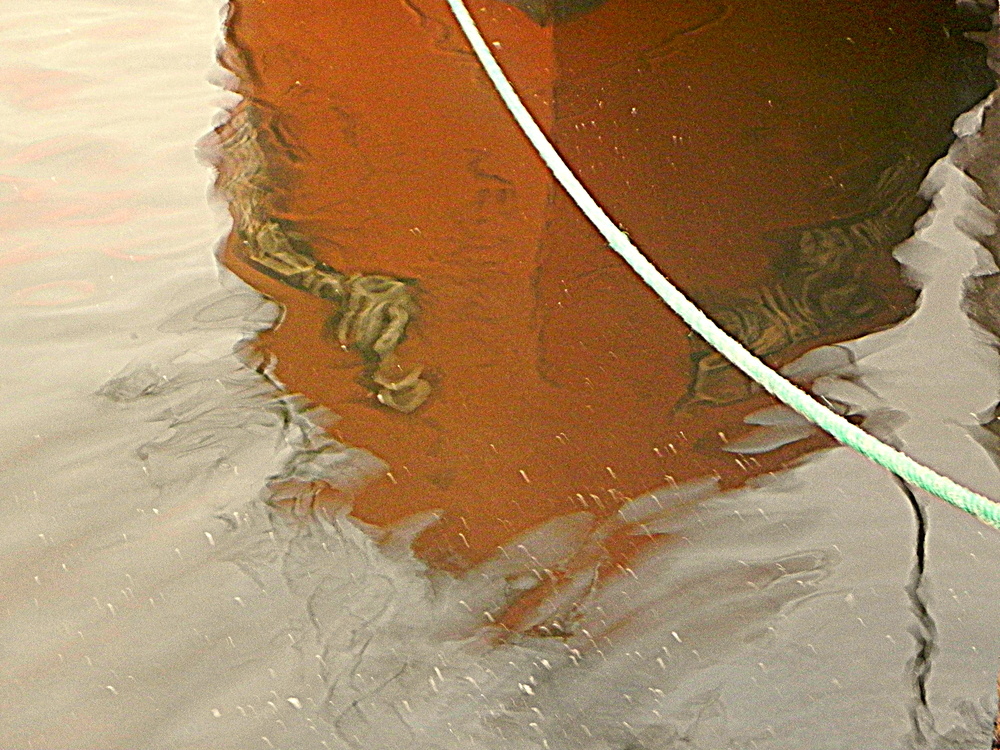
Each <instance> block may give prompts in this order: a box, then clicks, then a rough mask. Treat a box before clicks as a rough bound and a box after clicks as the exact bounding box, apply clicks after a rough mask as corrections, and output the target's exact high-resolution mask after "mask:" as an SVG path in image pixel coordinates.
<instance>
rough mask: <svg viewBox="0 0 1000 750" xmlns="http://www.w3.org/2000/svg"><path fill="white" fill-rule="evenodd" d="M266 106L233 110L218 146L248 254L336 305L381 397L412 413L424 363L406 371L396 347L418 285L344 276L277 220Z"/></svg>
mask: <svg viewBox="0 0 1000 750" xmlns="http://www.w3.org/2000/svg"><path fill="white" fill-rule="evenodd" d="M262 118H263V113H262V111H261V110H260V109H259V108H257V107H255V106H253V105H252V104H250V103H244V104H242V105H241V106H239V107H238V108H236V109H235V110H234V111H233V112H232V114H231V117H230V119H229V121H228V123H227V124H226V126H225V130H226V132H225V134H224V136H223V138H222V140H221V144H220V145H221V147H222V151H223V154H224V158H225V161H226V166H227V167H228V169H224V170H222V171H220V176H219V182H218V188H219V189H220V190H221V191H222V192H223V193H224V194H225V195H226V197H227V198H228V200H229V204H230V210H231V212H232V214H233V218H234V222H235V231H236V234H237V236H238V237H239V239H240V243H241V245H242V248H243V251H244V254H245V259H246V260H247V262H249V263H250V264H251V265H252V266H253V267H254V268H256V269H257V270H259V271H261V272H263V273H266V274H267V275H268V276H271V277H273V278H276V279H278V280H279V281H282V282H284V283H285V284H288V285H289V286H291V287H294V288H296V289H300V290H302V291H304V292H307V293H309V294H312V295H314V296H316V297H319V298H321V299H324V300H328V301H329V302H331V303H332V304H333V306H334V310H333V312H332V313H331V318H330V320H331V324H332V328H333V330H334V331H335V332H336V338H337V341H338V342H339V344H340V345H341V346H342V347H344V348H350V349H353V350H354V351H356V352H358V353H359V354H360V355H361V357H362V358H363V359H364V361H365V363H366V365H367V367H366V371H365V376H366V380H367V383H368V385H369V387H370V388H371V390H372V391H374V392H375V394H376V397H377V398H378V401H379V402H380V403H382V404H384V405H385V406H387V407H389V408H391V409H393V410H395V411H399V412H403V413H407V414H408V413H410V412H413V411H415V410H416V409H417V408H418V407H419V406H420V405H421V404H422V403H424V401H426V400H427V397H428V396H429V395H430V393H431V385H430V383H429V382H428V381H427V380H425V379H424V378H423V377H422V374H423V368H422V367H421V366H417V367H413V368H410V369H409V370H406V369H405V368H404V367H403V366H402V364H401V363H400V362H399V361H398V358H397V356H396V349H397V347H398V346H399V345H400V343H402V341H403V339H404V338H405V336H406V329H407V326H408V325H409V323H410V321H411V320H412V319H413V318H414V316H415V315H416V313H417V303H416V299H415V288H414V282H412V281H410V280H405V279H398V278H393V277H391V276H383V275H378V274H346V273H342V272H341V271H338V270H336V269H334V268H331V267H330V266H328V265H327V264H325V263H323V262H322V261H320V260H318V259H317V258H316V257H315V254H314V252H313V250H312V247H311V245H310V243H309V241H308V239H307V238H306V237H305V236H304V235H302V234H301V233H299V232H296V231H295V230H294V229H293V228H291V227H289V226H287V225H286V224H285V223H284V222H282V221H280V220H277V219H275V218H273V217H272V215H271V210H270V206H269V205H268V194H269V193H270V190H271V187H270V185H271V181H272V178H271V176H270V175H269V174H268V169H267V154H266V147H265V145H264V144H262V142H261V132H262V129H261V127H260V126H261V124H262Z"/></svg>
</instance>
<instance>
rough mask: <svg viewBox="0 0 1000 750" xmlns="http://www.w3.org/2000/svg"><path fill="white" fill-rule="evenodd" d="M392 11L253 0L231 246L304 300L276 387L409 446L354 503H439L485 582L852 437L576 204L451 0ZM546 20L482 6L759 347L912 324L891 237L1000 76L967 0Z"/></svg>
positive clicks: (725, 314)
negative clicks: (693, 322)
mask: <svg viewBox="0 0 1000 750" xmlns="http://www.w3.org/2000/svg"><path fill="white" fill-rule="evenodd" d="M369 6H370V3H361V2H359V3H355V4H351V3H350V2H348V3H346V4H345V3H338V4H337V5H336V6H331V5H330V4H328V3H323V2H316V3H308V2H306V3H303V2H284V3H282V2H279V3H274V2H268V3H262V2H255V1H254V0H240V2H236V3H234V5H233V8H234V14H233V17H232V19H231V23H230V25H229V29H230V40H231V46H230V48H229V49H228V50H227V54H228V58H227V59H228V60H229V62H230V65H231V67H232V68H233V69H234V71H235V72H236V73H237V75H238V77H239V78H240V84H239V85H238V88H239V90H240V92H241V93H242V94H244V95H245V97H246V99H245V104H244V105H243V106H242V107H241V108H240V109H238V110H237V111H236V112H235V114H234V117H233V119H232V121H231V122H230V127H229V130H228V132H224V136H225V139H226V140H225V143H226V144H228V148H227V150H226V154H227V158H226V159H225V162H226V165H227V166H226V167H225V168H224V172H223V179H222V181H221V183H220V187H221V188H222V190H223V192H224V193H225V194H227V195H228V196H229V197H230V199H231V202H232V206H233V211H234V217H235V220H236V226H237V232H236V233H234V236H233V237H232V239H231V241H230V243H229V246H228V248H227V251H226V255H225V259H226V262H227V263H228V264H229V265H230V267H231V268H233V269H234V270H235V271H236V272H237V273H239V274H240V275H241V276H243V278H244V279H246V280H247V281H249V282H250V283H251V284H254V285H255V286H257V287H258V288H260V289H262V290H263V291H265V292H266V293H268V294H269V295H271V296H273V297H274V298H275V299H277V300H278V301H279V302H281V303H282V304H283V305H285V306H286V307H287V311H286V315H285V318H284V320H283V322H282V325H281V326H279V327H278V329H277V330H276V331H274V332H273V333H268V334H266V335H264V336H263V337H262V338H261V341H260V344H259V346H260V348H261V350H262V351H264V352H267V353H270V354H273V355H275V356H276V361H277V365H276V369H275V373H276V376H277V378H278V379H279V380H280V381H281V382H283V383H285V384H286V385H287V386H288V387H289V388H291V389H292V390H295V391H298V392H302V393H304V394H306V395H307V396H308V397H309V398H311V399H314V400H316V401H318V402H319V403H322V404H324V405H326V406H328V407H330V409H332V410H333V412H334V413H336V414H337V415H339V417H340V418H341V419H340V421H339V422H338V424H337V425H336V427H335V428H334V430H335V434H336V435H337V436H338V437H339V438H341V439H343V440H344V441H345V442H347V443H349V444H351V445H356V446H360V447H364V448H366V449H368V450H370V451H372V452H373V453H374V454H375V455H377V456H379V457H380V458H382V459H384V460H385V461H386V462H387V465H388V467H389V470H388V472H387V473H386V476H385V477H384V478H382V479H380V480H378V481H376V482H374V483H372V484H370V485H369V486H366V487H365V488H363V489H362V490H361V491H360V492H358V493H357V495H356V496H355V497H354V498H352V501H353V507H354V512H355V513H356V514H357V515H358V516H359V517H360V518H362V519H364V520H366V521H370V522H372V523H375V524H379V525H385V524H391V523H395V522H398V521H399V520H400V519H401V518H403V517H405V516H407V515H409V514H412V513H415V512H419V511H430V510H440V511H441V512H442V518H441V521H440V522H439V523H437V524H435V525H434V526H433V527H432V528H431V529H429V530H428V531H427V532H426V533H425V534H424V535H423V536H422V537H421V538H420V539H419V540H418V548H419V549H420V552H421V554H422V555H423V556H424V557H425V558H426V559H428V560H431V561H433V562H434V563H435V564H436V565H446V566H448V567H451V568H453V569H458V570H462V569H466V568H467V567H468V566H469V565H470V564H474V563H476V562H481V561H482V560H483V559H485V558H486V557H488V556H490V555H492V554H493V553H494V551H495V549H496V547H497V545H498V544H502V543H504V542H506V541H509V540H510V539H511V538H513V537H514V536H515V535H516V534H517V533H520V532H523V531H526V530H527V529H529V528H532V527H533V526H535V525H537V524H538V523H541V522H543V521H545V520H547V519H549V518H552V517H555V516H558V515H561V514H564V513H572V512H585V513H589V514H592V515H594V517H595V518H596V519H606V518H608V517H609V516H610V515H611V514H613V513H615V511H616V510H617V509H618V508H619V507H620V505H621V503H622V502H623V501H624V500H625V499H626V498H629V497H635V496H637V495H638V494H641V493H642V492H646V491H649V490H652V489H656V488H657V487H660V486H663V485H665V484H666V485H669V484H671V483H682V482H685V481H689V480H693V479H699V478H702V477H705V476H716V477H718V478H719V481H720V483H721V484H722V485H723V486H726V487H732V486H736V485H738V484H740V483H742V482H743V481H745V480H747V479H748V478H751V477H753V476H756V475H759V474H762V473H765V472H768V471H773V470H775V469H777V468H780V467H782V466H785V465H787V464H788V463H789V462H791V461H792V460H793V459H794V458H795V457H796V456H798V455H801V454H802V453H803V452H806V451H809V450H815V449H816V448H817V447H820V446H824V445H828V444H829V443H827V442H826V441H825V440H824V439H823V438H820V437H817V436H816V435H815V434H814V432H813V431H812V430H810V429H809V428H808V426H803V424H802V423H801V422H799V421H798V420H796V419H795V418H794V417H793V416H791V415H788V414H783V415H782V414H779V413H778V412H776V411H769V412H767V413H766V414H764V415H760V416H751V415H753V414H755V413H757V412H759V411H760V410H761V409H766V408H770V406H771V403H772V402H771V401H770V399H769V398H768V397H766V396H763V395H761V394H760V393H758V392H755V390H754V389H753V388H751V386H750V383H749V382H748V381H747V380H746V379H745V378H743V377H742V376H741V375H739V374H738V373H737V372H736V371H735V370H734V369H733V368H732V367H730V366H728V365H727V364H726V363H725V362H724V361H723V360H722V359H721V357H720V356H719V355H717V354H713V353H711V352H710V351H709V350H708V349H707V347H706V346H705V345H704V344H702V343H701V342H700V341H696V342H692V341H691V340H690V337H689V333H688V330H687V329H686V327H685V326H684V325H683V324H682V323H681V322H680V321H679V320H677V319H676V317H675V316H674V315H673V313H671V312H670V311H669V310H667V309H666V308H665V307H664V305H663V304H662V303H661V302H660V301H659V300H658V299H657V298H656V297H655V296H654V295H653V294H652V293H650V292H649V291H648V290H647V289H645V288H643V287H642V285H641V284H640V283H639V281H638V280H637V279H636V278H635V276H634V275H633V274H632V272H631V271H630V270H629V269H628V268H627V267H625V265H624V264H623V263H622V262H621V261H620V260H619V259H618V258H617V257H615V256H614V255H613V254H612V253H611V252H610V251H609V250H608V249H607V247H606V245H605V243H604V242H603V240H602V239H601V238H600V237H599V236H598V235H597V233H596V232H595V231H594V230H593V229H592V228H591V227H590V226H589V225H588V223H587V222H586V220H585V219H583V218H582V216H581V215H580V213H579V211H578V210H577V209H576V208H575V206H573V205H572V204H571V203H570V202H569V200H568V199H567V198H566V197H565V195H564V194H563V193H562V191H561V190H559V189H556V187H555V186H554V183H553V181H552V179H551V177H550V176H549V175H548V173H547V171H546V170H545V168H544V166H543V165H542V164H541V162H540V160H539V159H538V157H537V156H536V155H535V154H534V153H533V151H532V150H531V148H530V146H529V145H528V144H527V142H526V141H525V139H524V138H523V136H522V135H521V134H520V132H519V131H518V130H517V128H516V127H515V126H514V124H513V123H512V121H511V118H510V116H509V115H508V114H507V113H506V112H505V110H504V109H503V106H502V104H501V103H500V101H499V99H498V97H497V96H496V95H495V93H494V92H493V91H492V89H491V87H490V85H489V84H488V82H487V81H486V79H485V77H484V74H483V73H482V72H481V71H480V70H479V69H478V66H477V64H476V63H475V62H474V61H473V60H471V59H470V58H469V56H468V54H467V53H466V52H465V47H464V43H463V41H462V39H461V38H460V32H459V31H458V29H457V27H456V26H455V24H454V22H453V21H452V20H451V16H450V13H449V12H448V10H447V8H446V6H444V5H443V4H441V3H437V2H426V1H424V2H420V1H418V0H411V2H408V3H404V4H402V5H397V4H393V3H387V4H383V5H379V6H378V7H377V8H371V7H369ZM522 7H523V9H524V10H526V11H528V12H529V13H530V14H531V16H532V17H531V18H529V17H528V15H525V14H523V13H521V12H519V11H517V10H515V9H514V8H511V7H509V6H508V5H505V4H503V3H499V2H490V3H487V4H486V5H483V6H482V7H481V8H480V9H479V11H478V12H477V18H478V20H479V22H480V23H481V24H482V25H483V28H484V31H485V33H486V35H487V36H488V38H489V39H491V40H495V44H494V47H495V49H496V52H497V54H498V55H499V57H500V60H501V62H502V64H503V65H504V66H505V67H506V68H507V70H508V72H509V74H510V76H511V78H512V80H513V81H514V83H515V85H516V86H517V88H518V90H519V91H521V92H522V95H523V98H524V99H525V100H526V102H527V104H528V106H529V107H530V108H531V109H532V111H533V113H534V114H535V116H536V117H537V118H538V120H539V121H540V122H541V123H542V124H543V126H544V127H545V128H546V129H547V130H548V131H549V132H550V133H551V134H552V137H553V139H554V140H555V142H556V143H557V144H558V146H559V148H560V149H561V150H562V153H563V154H564V155H565V156H566V158H567V159H568V160H569V161H570V163H571V164H573V165H574V166H575V168H576V169H577V171H578V172H579V174H580V176H581V178H582V179H583V180H584V182H585V183H586V184H587V185H588V186H589V187H590V188H591V189H592V190H593V191H594V193H595V195H596V197H597V199H598V201H599V202H600V203H601V204H602V205H603V206H605V208H606V209H607V210H608V211H609V212H610V214H611V215H612V216H613V217H614V219H615V220H616V221H618V222H620V223H621V225H622V226H623V227H625V228H626V229H627V231H628V232H629V233H630V235H631V236H632V237H633V239H635V240H636V242H637V243H638V245H639V246H640V247H642V248H643V249H644V250H645V251H646V252H647V253H648V254H649V255H650V257H651V259H652V260H653V261H654V263H656V264H657V265H658V266H659V267H660V268H661V269H663V270H664V271H665V272H666V273H667V274H668V275H669V276H670V278H672V279H673V280H674V281H675V282H677V283H678V284H679V285H680V286H681V288H682V289H684V290H686V291H687V292H689V293H690V294H691V295H693V297H694V299H695V300H696V301H697V302H698V303H699V304H701V305H702V306H704V307H706V308H707V309H708V310H709V311H710V312H711V313H713V314H714V316H715V317H716V318H717V319H718V320H719V321H720V322H721V323H722V324H723V325H724V327H726V328H727V329H729V330H730V331H731V332H732V333H734V334H735V335H736V336H737V337H738V338H740V339H741V340H742V341H744V342H745V343H746V344H747V345H748V346H749V347H750V348H751V349H753V350H754V351H755V352H757V353H758V354H760V355H762V356H764V357H766V358H768V359H769V360H770V361H772V362H774V363H776V364H785V363H787V362H788V361H790V360H791V359H792V358H794V357H795V356H797V355H799V354H801V353H802V352H804V351H805V350H806V349H807V348H809V347H812V346H816V345H818V344H824V343H832V342H836V341H840V340H844V339H846V338H849V337H851V336H855V335H858V334H860V333H863V332H867V331H871V330H875V329H877V328H879V327H882V326H884V325H886V324H888V323H891V322H895V321H897V320H899V319H900V318H902V317H903V316H904V315H906V314H907V313H909V312H910V311H911V310H912V305H913V301H914V298H915V292H914V291H913V290H912V289H911V288H910V287H908V286H906V285H905V284H904V283H903V281H902V280H901V279H900V274H899V270H898V267H897V265H896V263H895V261H894V260H893V259H892V256H891V250H892V248H893V246H895V245H896V244H897V243H899V242H900V241H902V240H903V239H904V238H905V237H906V236H907V235H909V234H910V232H911V230H912V226H913V221H914V220H915V219H916V217H917V216H918V215H919V213H920V212H922V210H923V209H924V208H925V204H924V202H923V201H922V200H921V199H920V198H919V197H918V195H917V187H918V186H919V184H920V180H921V179H922V177H923V175H924V173H925V172H926V170H927V168H928V167H929V166H930V164H931V163H932V162H933V160H934V159H936V158H937V157H938V156H939V155H940V154H941V153H942V152H943V149H944V148H945V146H946V144H947V142H948V139H949V138H950V124H951V122H952V121H953V120H954V118H955V117H956V116H957V115H958V114H959V113H960V112H962V111H963V110H964V109H967V108H968V107H970V106H971V105H972V104H973V103H975V101H977V100H978V99H979V98H980V97H981V96H982V95H983V94H984V93H985V92H986V91H987V90H988V86H989V80H988V77H987V76H985V74H984V72H983V67H982V65H981V62H979V63H977V61H979V60H980V59H981V57H982V53H981V52H978V51H977V48H976V46H975V45H973V44H972V43H971V42H969V41H967V40H965V39H963V38H962V36H961V31H960V28H959V27H958V26H957V25H956V24H957V23H958V22H959V19H958V18H957V17H956V14H955V12H954V11H953V10H952V9H951V8H949V6H948V5H947V4H946V3H938V2H927V3H917V4H910V5H908V6H907V9H906V10H905V12H900V11H899V10H898V9H897V8H896V6H895V5H894V4H892V3H888V4H886V3H881V4H880V3H864V4H859V3H854V2H835V3H827V4H824V7H823V9H822V10H821V11H818V10H817V9H816V8H815V7H814V6H813V4H810V3H787V2H784V1H783V0H782V1H780V2H778V1H777V0H776V1H774V2H759V3H754V4H751V5H748V6H747V7H741V8H740V9H739V11H738V12H737V11H736V10H735V9H734V6H732V5H731V4H728V3H723V2H705V3H663V2H662V1H661V0H630V1H629V2H610V3H603V4H600V7H596V8H590V7H589V6H581V7H575V6H573V5H572V4H571V3H563V4H556V5H554V6H551V7H550V6H549V5H546V6H545V7H546V8H549V10H550V11H551V12H549V13H541V11H542V10H543V8H542V6H541V4H539V5H537V6H536V5H532V4H526V5H523V6H522ZM570 10H575V11H576V13H575V14H572V18H570V19H569V20H566V21H565V22H562V23H556V24H554V25H552V24H548V25H539V24H537V23H536V22H535V21H534V20H532V18H535V19H538V18H543V19H547V20H550V21H551V20H552V19H553V18H555V19H558V18H560V17H561V16H562V15H564V14H568V13H569V11H570ZM584 11H588V12H584ZM540 13H541V15H540ZM307 19H308V22H306V21H307ZM942 28H944V29H945V30H948V31H949V34H950V36H945V35H944V34H942ZM357 39H378V40H379V42H378V43H379V49H380V54H379V55H377V56H374V57H373V56H372V55H371V54H370V49H369V48H368V47H367V46H366V45H364V44H357V43H356V40H357ZM980 49H981V48H980ZM272 172H273V176H272V175H270V174H269V173H272ZM269 277H270V278H269ZM328 321H329V322H328ZM345 350H346V351H345ZM747 417H750V419H751V421H752V422H758V423H759V422H760V421H761V420H763V421H764V424H763V425H759V426H757V427H753V426H747V425H744V424H742V420H743V419H744V418H747ZM771 422H774V424H771ZM751 435H752V437H751ZM748 440H749V442H747V441H748Z"/></svg>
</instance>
